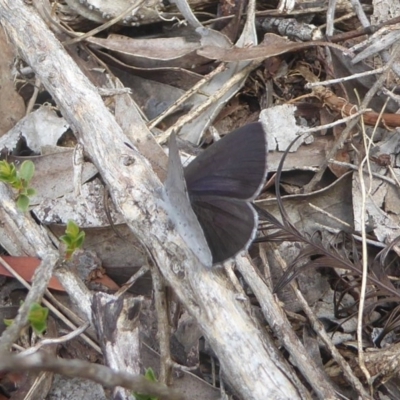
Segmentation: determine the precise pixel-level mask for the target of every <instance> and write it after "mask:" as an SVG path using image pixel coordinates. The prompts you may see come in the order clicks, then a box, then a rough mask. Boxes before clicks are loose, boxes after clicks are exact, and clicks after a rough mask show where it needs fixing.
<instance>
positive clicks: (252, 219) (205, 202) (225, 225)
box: [184, 122, 268, 264]
mask: <svg viewBox="0 0 400 400" xmlns="http://www.w3.org/2000/svg"><path fill="white" fill-rule="evenodd" d="M267 152H268V148H267V137H266V133H265V131H264V129H263V128H262V125H261V123H259V122H255V123H251V124H248V125H245V126H243V127H241V128H239V129H237V130H235V131H233V132H231V133H229V134H228V135H226V136H225V137H224V138H223V139H221V140H219V141H218V142H216V143H215V144H213V145H212V146H210V147H209V148H208V149H207V150H205V151H203V153H201V154H200V155H199V156H198V157H196V158H195V159H194V160H193V161H192V162H191V163H190V164H189V165H188V166H187V167H186V168H185V169H184V177H185V180H186V186H187V191H188V195H189V199H190V203H191V205H192V208H193V211H194V212H195V214H196V216H197V219H198V221H199V223H200V225H201V227H202V229H203V232H204V236H205V238H206V241H207V243H208V246H209V247H210V250H211V254H212V263H213V264H216V263H220V262H223V261H225V260H227V259H229V258H231V257H234V256H235V255H236V254H237V253H239V252H240V251H241V250H246V249H247V248H248V247H249V246H250V244H251V242H252V241H253V240H254V237H255V235H256V232H257V225H258V215H257V213H256V211H255V210H254V208H253V206H252V204H251V202H252V201H253V200H254V199H255V198H256V197H257V196H258V194H259V193H260V191H261V189H262V187H263V184H264V182H265V179H266V175H267Z"/></svg>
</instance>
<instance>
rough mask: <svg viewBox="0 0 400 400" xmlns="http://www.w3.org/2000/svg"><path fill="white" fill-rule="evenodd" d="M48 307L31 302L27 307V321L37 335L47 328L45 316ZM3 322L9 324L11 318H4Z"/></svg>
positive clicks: (47, 313)
mask: <svg viewBox="0 0 400 400" xmlns="http://www.w3.org/2000/svg"><path fill="white" fill-rule="evenodd" d="M48 315H49V309H48V308H46V307H42V306H41V305H40V304H39V303H33V304H32V305H31V307H30V309H29V314H28V321H29V323H30V325H31V327H32V329H33V330H34V331H35V333H36V334H37V335H41V334H42V333H43V332H44V331H45V330H46V329H47V317H48ZM3 321H4V324H5V325H6V326H10V325H12V323H13V320H12V319H4V320H3Z"/></svg>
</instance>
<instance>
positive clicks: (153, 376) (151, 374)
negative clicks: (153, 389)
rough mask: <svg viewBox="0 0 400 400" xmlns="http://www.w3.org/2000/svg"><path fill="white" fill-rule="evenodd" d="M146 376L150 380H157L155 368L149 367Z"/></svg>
mask: <svg viewBox="0 0 400 400" xmlns="http://www.w3.org/2000/svg"><path fill="white" fill-rule="evenodd" d="M144 377H145V378H146V379H147V380H148V381H150V382H157V378H156V374H155V372H154V370H153V368H147V369H146V372H145V374H144Z"/></svg>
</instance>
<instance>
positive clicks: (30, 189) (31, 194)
mask: <svg viewBox="0 0 400 400" xmlns="http://www.w3.org/2000/svg"><path fill="white" fill-rule="evenodd" d="M35 194H36V190H35V189H33V188H28V189H26V195H27V196H29V197H32V196H34V195H35Z"/></svg>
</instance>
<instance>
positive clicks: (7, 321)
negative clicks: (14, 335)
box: [3, 318, 14, 327]
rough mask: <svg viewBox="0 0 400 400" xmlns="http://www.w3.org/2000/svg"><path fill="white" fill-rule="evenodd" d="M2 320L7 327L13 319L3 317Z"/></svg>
mask: <svg viewBox="0 0 400 400" xmlns="http://www.w3.org/2000/svg"><path fill="white" fill-rule="evenodd" d="M3 322H4V325H5V326H7V327H8V326H11V325H12V324H13V322H14V320H13V319H6V318H4V319H3Z"/></svg>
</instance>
